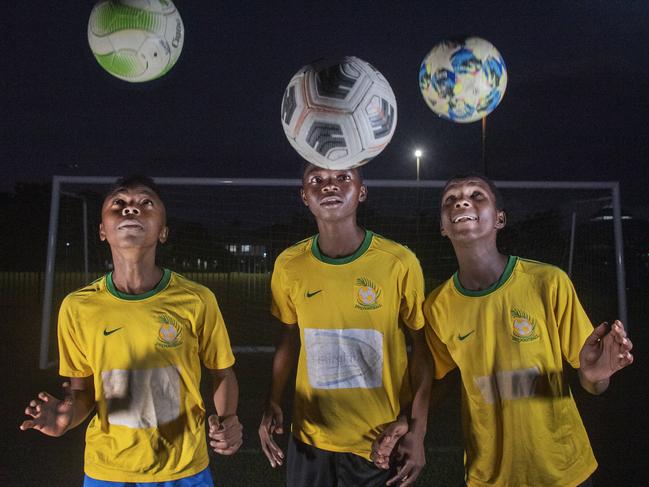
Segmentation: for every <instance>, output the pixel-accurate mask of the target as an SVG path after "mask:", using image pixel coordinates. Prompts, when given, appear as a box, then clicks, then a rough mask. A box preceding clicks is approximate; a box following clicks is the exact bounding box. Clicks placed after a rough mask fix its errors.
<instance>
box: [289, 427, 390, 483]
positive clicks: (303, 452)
mask: <svg viewBox="0 0 649 487" xmlns="http://www.w3.org/2000/svg"><path fill="white" fill-rule="evenodd" d="M394 475H395V469H393V468H391V469H390V470H381V469H380V468H377V467H376V466H375V465H374V464H373V463H372V462H369V461H368V460H366V459H365V458H363V457H361V456H358V455H355V454H353V453H340V452H333V451H327V450H321V449H320V448H316V447H315V446H311V445H307V444H305V443H302V442H301V441H299V440H296V439H295V438H294V437H293V435H291V437H290V439H289V442H288V457H287V461H286V485H287V486H288V487H359V486H363V487H375V486H376V487H379V486H384V485H385V483H386V482H387V481H388V480H389V479H390V478H392V477H393V476H394Z"/></svg>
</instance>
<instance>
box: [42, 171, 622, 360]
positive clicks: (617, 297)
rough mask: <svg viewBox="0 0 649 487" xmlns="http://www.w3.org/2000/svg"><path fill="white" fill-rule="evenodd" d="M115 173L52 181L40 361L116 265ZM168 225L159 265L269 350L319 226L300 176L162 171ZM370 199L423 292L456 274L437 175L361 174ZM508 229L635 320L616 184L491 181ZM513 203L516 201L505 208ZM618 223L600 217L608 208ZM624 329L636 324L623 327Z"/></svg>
mask: <svg viewBox="0 0 649 487" xmlns="http://www.w3.org/2000/svg"><path fill="white" fill-rule="evenodd" d="M116 179H117V178H116V177H84V176H54V178H53V180H52V195H51V206H50V222H49V234H48V240H47V260H46V269H45V279H44V291H43V303H42V313H43V314H42V321H41V342H40V357H39V365H40V367H41V368H42V369H45V368H48V367H51V366H52V365H54V364H56V360H55V359H53V357H55V355H56V348H55V346H54V344H53V343H52V341H53V335H54V333H53V332H52V330H55V329H56V328H55V326H56V316H55V315H56V310H57V307H58V304H60V301H61V300H62V299H63V297H64V296H65V295H66V294H67V293H69V292H71V291H72V290H74V289H76V288H79V287H81V286H83V285H84V284H86V283H88V282H89V281H90V280H92V279H94V278H96V277H98V276H100V275H102V274H104V273H106V272H107V271H109V270H110V269H111V260H110V252H109V251H108V248H107V246H106V245H105V244H103V245H102V244H101V243H100V242H99V241H98V240H99V239H98V238H97V237H96V231H97V230H96V229H97V225H98V223H99V218H100V210H101V203H102V196H103V195H104V194H105V192H106V190H107V188H108V187H109V186H110V185H111V184H113V183H114V182H115V180H116ZM153 179H154V180H155V182H156V184H157V185H159V186H160V189H161V192H162V193H163V195H162V197H163V200H164V202H165V206H166V208H167V219H168V223H169V226H170V230H171V232H170V238H169V241H168V242H167V243H166V244H165V245H164V246H162V248H161V249H160V252H159V254H160V255H159V256H158V260H159V262H160V264H161V265H164V266H166V267H169V268H170V269H172V270H175V271H178V272H180V273H182V274H184V275H186V276H187V277H188V278H190V279H192V280H195V281H197V282H200V283H202V284H204V285H206V286H208V287H209V288H210V289H212V290H213V291H214V292H215V294H216V296H217V299H218V301H219V305H220V306H221V308H222V311H223V314H224V317H225V318H226V323H228V330H229V332H230V335H231V340H232V342H233V346H234V348H235V352H237V353H245V352H247V351H259V350H262V351H267V350H272V347H271V345H272V340H271V338H270V335H269V331H268V330H269V329H270V327H269V326H268V325H267V322H268V321H269V316H270V313H269V305H270V289H269V287H270V286H269V285H270V273H271V271H272V265H273V261H274V258H275V257H276V256H277V255H278V254H279V252H281V251H282V250H283V249H284V248H286V247H288V246H289V245H291V244H292V243H295V242H297V241H299V240H301V239H303V238H305V237H307V236H309V235H313V234H314V233H316V232H317V228H316V226H315V224H314V222H313V218H312V217H311V215H310V214H309V213H308V209H307V208H306V207H305V206H304V205H303V204H302V203H301V201H300V199H299V193H298V190H299V188H300V185H301V182H300V180H298V179H263V178H256V179H242V178H170V177H154V178H153ZM365 184H366V186H367V187H368V192H369V195H368V199H367V201H366V202H364V203H363V204H362V205H361V206H360V207H359V215H358V220H359V224H360V225H362V226H364V227H365V228H368V229H370V230H372V231H374V232H376V233H379V234H381V235H384V236H385V237H387V238H390V239H392V240H395V241H398V242H400V243H403V244H405V245H407V246H408V247H410V248H411V249H412V250H413V251H414V252H415V253H416V254H417V256H418V257H419V260H420V262H421V264H422V268H423V271H424V275H425V278H426V286H427V292H430V291H431V290H432V289H433V288H434V286H436V285H437V284H439V283H440V282H442V281H443V280H445V279H447V278H448V277H449V276H450V275H451V274H452V273H453V272H454V270H455V269H456V261H455V256H454V253H453V251H452V247H451V246H450V244H449V243H448V241H447V240H446V239H443V238H442V237H441V236H440V234H439V202H440V191H441V188H442V187H443V186H444V184H445V181H439V180H420V181H409V180H372V179H368V180H365ZM495 184H496V186H497V187H498V188H499V189H500V191H501V192H502V193H503V196H504V200H505V206H506V210H507V214H508V224H507V226H506V227H505V229H504V230H503V231H502V232H501V234H500V235H499V247H501V249H502V251H503V252H505V253H509V254H513V255H520V256H522V257H527V258H532V259H536V260H541V261H544V262H548V263H551V264H554V265H557V266H559V267H561V268H563V269H564V270H566V271H567V272H568V271H571V272H569V273H570V274H571V277H572V279H573V281H574V282H575V286H576V287H577V292H578V294H579V296H580V298H581V299H582V302H584V306H585V308H586V310H587V312H589V315H590V316H591V319H593V321H595V319H596V318H597V319H599V318H601V316H604V315H605V316H610V315H611V314H613V313H617V316H618V317H619V318H620V319H621V320H623V321H624V322H625V323H626V321H627V307H626V306H627V305H626V289H625V273H624V249H623V238H622V211H621V206H620V189H619V184H618V183H617V182H568V181H495ZM508 203H511V206H508ZM604 204H605V205H606V206H607V208H608V207H610V208H611V215H610V218H607V219H606V220H605V221H594V220H593V219H592V215H593V214H594V213H595V212H596V211H598V210H600V209H601V207H602V205H604ZM626 324H627V325H628V323H626Z"/></svg>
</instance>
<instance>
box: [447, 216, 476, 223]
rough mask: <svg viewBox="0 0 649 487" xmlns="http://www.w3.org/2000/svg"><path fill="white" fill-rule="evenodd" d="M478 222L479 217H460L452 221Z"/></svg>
mask: <svg viewBox="0 0 649 487" xmlns="http://www.w3.org/2000/svg"><path fill="white" fill-rule="evenodd" d="M475 221H478V217H477V216H475V215H459V216H456V217H455V218H453V219H452V220H451V222H452V223H464V222H475Z"/></svg>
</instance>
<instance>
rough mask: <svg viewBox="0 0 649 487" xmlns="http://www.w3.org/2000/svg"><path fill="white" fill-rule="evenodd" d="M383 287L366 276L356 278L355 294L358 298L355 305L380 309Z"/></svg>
mask: <svg viewBox="0 0 649 487" xmlns="http://www.w3.org/2000/svg"><path fill="white" fill-rule="evenodd" d="M381 294H382V292H381V288H380V287H379V286H377V285H376V284H374V283H373V282H372V281H370V280H369V279H367V278H366V277H359V278H357V279H356V284H355V286H354V296H355V299H356V305H355V307H356V308H358V309H362V310H373V309H378V308H380V307H381V306H383V305H382V304H381V302H382V301H383V300H382V297H381Z"/></svg>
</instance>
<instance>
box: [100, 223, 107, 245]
mask: <svg viewBox="0 0 649 487" xmlns="http://www.w3.org/2000/svg"><path fill="white" fill-rule="evenodd" d="M99 240H101V241H102V242H105V241H106V231H105V230H104V224H103V223H99Z"/></svg>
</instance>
